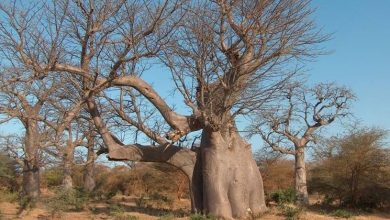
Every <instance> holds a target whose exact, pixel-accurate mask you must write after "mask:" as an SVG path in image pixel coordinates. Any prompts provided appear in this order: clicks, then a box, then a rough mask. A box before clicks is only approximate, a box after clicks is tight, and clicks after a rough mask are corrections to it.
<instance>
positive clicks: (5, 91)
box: [0, 66, 59, 201]
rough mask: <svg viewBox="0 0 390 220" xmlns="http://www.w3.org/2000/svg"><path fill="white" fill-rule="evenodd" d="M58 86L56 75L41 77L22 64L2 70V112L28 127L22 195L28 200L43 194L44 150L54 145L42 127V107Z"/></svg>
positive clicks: (25, 140) (0, 96)
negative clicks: (41, 179)
mask: <svg viewBox="0 0 390 220" xmlns="http://www.w3.org/2000/svg"><path fill="white" fill-rule="evenodd" d="M58 88H59V84H58V82H57V81H56V79H55V78H53V77H48V78H46V79H44V80H40V79H37V78H36V77H35V76H34V75H33V74H32V72H29V71H25V70H23V67H20V66H15V67H14V68H12V69H9V68H8V69H1V70H0V114H2V115H5V116H6V117H8V118H9V119H17V120H19V122H20V123H21V124H22V125H23V127H24V129H25V132H24V144H23V146H24V147H23V150H24V156H23V183H22V195H24V196H25V198H26V199H28V201H34V200H36V199H37V198H38V197H39V194H40V189H39V187H40V176H39V173H40V168H41V166H42V165H41V158H40V155H41V152H40V151H41V149H42V148H45V147H46V146H48V145H49V144H50V143H49V142H47V138H46V135H45V133H46V132H47V130H46V129H45V128H44V126H42V120H41V119H42V118H44V117H45V114H44V113H45V112H44V111H42V110H43V107H44V105H45V104H46V101H47V100H48V98H49V95H50V94H51V93H52V92H54V91H55V90H56V89H58Z"/></svg>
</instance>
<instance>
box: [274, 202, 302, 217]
mask: <svg viewBox="0 0 390 220" xmlns="http://www.w3.org/2000/svg"><path fill="white" fill-rule="evenodd" d="M279 208H280V209H281V211H282V213H283V215H284V216H286V219H287V220H297V219H299V216H300V215H301V213H302V208H301V207H295V206H290V205H285V204H282V205H280V206H279Z"/></svg>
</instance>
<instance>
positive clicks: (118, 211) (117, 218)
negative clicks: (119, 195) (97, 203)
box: [109, 205, 138, 220]
mask: <svg viewBox="0 0 390 220" xmlns="http://www.w3.org/2000/svg"><path fill="white" fill-rule="evenodd" d="M109 209H110V215H112V216H113V217H114V220H138V217H137V216H133V215H129V214H125V209H124V208H123V207H122V206H119V205H111V206H110V208H109Z"/></svg>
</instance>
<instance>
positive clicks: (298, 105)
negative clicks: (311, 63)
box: [251, 82, 354, 205]
mask: <svg viewBox="0 0 390 220" xmlns="http://www.w3.org/2000/svg"><path fill="white" fill-rule="evenodd" d="M353 100H354V95H353V94H352V92H351V91H350V90H349V89H347V88H344V87H340V86H337V85H335V84H332V83H331V84H323V83H321V84H318V85H315V86H314V87H313V88H308V87H306V86H304V85H303V84H302V83H300V82H297V83H292V84H291V85H290V86H289V87H288V88H287V89H286V90H285V92H284V94H283V96H282V100H281V101H280V103H279V104H276V105H275V108H273V109H270V110H269V111H264V112H261V113H259V115H257V117H256V118H255V120H254V122H253V124H252V125H251V131H252V132H253V134H260V136H261V137H262V139H263V140H264V141H265V143H266V144H267V145H268V146H269V147H270V148H271V149H272V150H274V151H276V152H280V153H282V154H290V155H294V157H295V190H296V193H297V198H298V202H299V203H301V204H303V205H307V204H308V203H309V198H308V193H307V185H306V166H305V149H306V148H307V146H308V144H309V143H313V144H314V143H315V142H316V135H318V134H319V133H318V132H319V130H320V129H321V128H323V127H325V126H327V125H329V124H331V123H332V122H334V121H335V120H336V119H342V118H343V117H345V116H347V115H349V114H350V112H349V109H350V104H351V102H352V101H353Z"/></svg>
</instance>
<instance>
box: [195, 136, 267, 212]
mask: <svg viewBox="0 0 390 220" xmlns="http://www.w3.org/2000/svg"><path fill="white" fill-rule="evenodd" d="M201 157H202V158H201V160H202V179H203V211H204V212H205V213H208V214H211V215H214V216H217V217H222V218H224V219H240V218H245V217H248V216H250V215H252V214H255V215H256V214H259V213H262V212H264V211H266V209H267V208H266V206H265V199H264V191H263V182H262V179H261V175H260V172H259V169H258V168H257V166H256V163H255V161H254V159H253V157H252V152H251V147H250V145H249V144H248V143H247V142H246V141H244V140H243V139H242V138H241V137H240V135H239V134H238V133H237V132H236V131H227V132H225V133H222V132H213V131H210V130H206V129H205V130H204V131H203V135H202V141H201Z"/></svg>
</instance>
